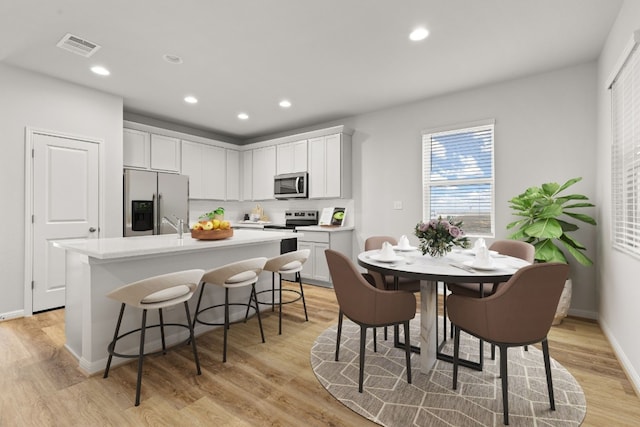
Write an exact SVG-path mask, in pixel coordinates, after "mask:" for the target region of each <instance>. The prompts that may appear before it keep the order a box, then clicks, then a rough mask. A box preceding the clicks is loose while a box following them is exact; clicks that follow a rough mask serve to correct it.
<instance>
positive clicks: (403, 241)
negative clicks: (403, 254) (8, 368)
mask: <svg viewBox="0 0 640 427" xmlns="http://www.w3.org/2000/svg"><path fill="white" fill-rule="evenodd" d="M398 247H399V248H400V249H407V248H409V239H408V238H407V236H405V235H404V234H403V235H402V236H400V240H398Z"/></svg>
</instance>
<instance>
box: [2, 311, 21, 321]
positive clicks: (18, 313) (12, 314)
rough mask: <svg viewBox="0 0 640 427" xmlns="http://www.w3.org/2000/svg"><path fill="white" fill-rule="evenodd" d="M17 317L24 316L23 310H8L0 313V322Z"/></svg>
mask: <svg viewBox="0 0 640 427" xmlns="http://www.w3.org/2000/svg"><path fill="white" fill-rule="evenodd" d="M19 317H24V310H16V311H9V312H7V313H0V322H4V321H5V320H11V319H17V318H19Z"/></svg>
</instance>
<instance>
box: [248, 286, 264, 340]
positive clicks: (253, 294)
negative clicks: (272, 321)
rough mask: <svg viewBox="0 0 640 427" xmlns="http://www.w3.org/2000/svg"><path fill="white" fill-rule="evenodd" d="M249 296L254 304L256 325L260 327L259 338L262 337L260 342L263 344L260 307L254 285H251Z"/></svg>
mask: <svg viewBox="0 0 640 427" xmlns="http://www.w3.org/2000/svg"><path fill="white" fill-rule="evenodd" d="M251 296H252V298H253V299H254V300H255V302H256V314H257V315H258V324H259V325H260V336H261V337H262V342H264V331H263V330H262V319H261V318H260V307H259V306H258V294H257V293H256V284H255V283H253V284H252V285H251ZM249 303H251V299H249Z"/></svg>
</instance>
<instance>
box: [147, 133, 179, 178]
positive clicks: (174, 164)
mask: <svg viewBox="0 0 640 427" xmlns="http://www.w3.org/2000/svg"><path fill="white" fill-rule="evenodd" d="M151 169H155V170H163V171H170V172H180V140H179V139H178V138H172V137H170V136H164V135H156V134H153V133H152V134H151Z"/></svg>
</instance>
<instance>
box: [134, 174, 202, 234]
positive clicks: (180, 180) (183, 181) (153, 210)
mask: <svg viewBox="0 0 640 427" xmlns="http://www.w3.org/2000/svg"><path fill="white" fill-rule="evenodd" d="M123 213H124V232H123V235H124V236H125V237H128V236H144V235H150V234H172V233H176V230H175V229H174V228H173V227H171V225H169V224H167V223H166V222H164V221H162V219H163V217H167V218H168V219H169V220H170V221H171V222H173V223H177V221H176V218H179V219H182V220H183V221H184V223H185V224H187V223H188V221H189V177H188V176H186V175H177V174H171V173H162V172H151V171H141V170H134V169H125V171H124V206H123Z"/></svg>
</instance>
